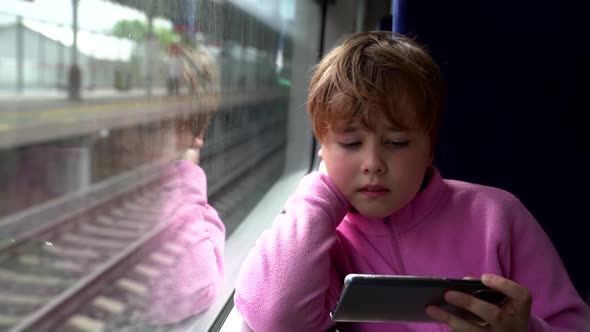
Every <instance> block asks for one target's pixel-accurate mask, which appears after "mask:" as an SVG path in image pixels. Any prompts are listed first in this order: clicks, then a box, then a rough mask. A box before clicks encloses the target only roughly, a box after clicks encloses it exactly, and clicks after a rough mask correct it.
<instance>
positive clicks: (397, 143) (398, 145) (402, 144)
mask: <svg viewBox="0 0 590 332" xmlns="http://www.w3.org/2000/svg"><path fill="white" fill-rule="evenodd" d="M385 144H386V145H389V146H391V147H394V148H403V147H406V146H408V145H409V144H410V141H385Z"/></svg>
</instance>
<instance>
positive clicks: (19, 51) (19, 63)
mask: <svg viewBox="0 0 590 332" xmlns="http://www.w3.org/2000/svg"><path fill="white" fill-rule="evenodd" d="M23 30H24V28H23V18H22V16H18V17H17V19H16V91H17V92H18V93H22V92H23V90H24V87H25V79H24V78H25V75H24V71H25V65H24V63H25V43H24V32H23Z"/></svg>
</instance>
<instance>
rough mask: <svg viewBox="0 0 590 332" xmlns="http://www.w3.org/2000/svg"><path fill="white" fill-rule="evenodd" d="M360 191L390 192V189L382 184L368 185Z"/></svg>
mask: <svg viewBox="0 0 590 332" xmlns="http://www.w3.org/2000/svg"><path fill="white" fill-rule="evenodd" d="M359 191H389V189H387V187H385V186H382V185H380V184H367V185H365V186H363V187H362V188H361V189H359Z"/></svg>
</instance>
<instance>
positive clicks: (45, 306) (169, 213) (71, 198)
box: [0, 0, 317, 331]
mask: <svg viewBox="0 0 590 332" xmlns="http://www.w3.org/2000/svg"><path fill="white" fill-rule="evenodd" d="M2 4H3V5H2V9H0V44H1V45H3V47H2V48H0V188H2V190H1V191H0V288H1V289H2V292H1V293H2V294H1V295H0V331H114V330H138V331H147V330H150V331H151V330H170V329H183V328H185V327H192V328H193V329H194V328H195V326H200V327H203V328H202V329H201V328H197V330H205V329H208V327H209V326H210V325H211V323H212V322H213V321H214V318H215V317H216V316H217V315H218V314H219V312H220V310H221V308H223V304H224V303H226V302H228V300H229V299H230V295H231V289H230V288H231V287H229V286H228V285H232V284H233V283H234V281H235V279H233V278H235V277H236V276H235V272H232V271H235V270H236V268H237V266H239V263H240V262H239V259H238V258H236V257H233V256H232V255H233V253H234V252H238V251H239V252H241V253H243V252H246V251H247V250H248V249H249V247H247V246H245V245H240V244H239V242H240V241H238V240H237V238H238V236H247V237H248V239H249V240H251V241H254V240H255V238H256V236H257V235H258V233H257V232H256V234H254V233H252V234H250V235H244V234H245V232H244V227H242V226H243V225H245V223H246V221H245V220H251V219H252V217H250V219H248V218H247V216H248V215H249V214H251V213H252V211H253V208H254V207H255V206H259V205H260V204H263V203H261V200H263V199H268V198H269V197H270V198H274V199H278V198H277V197H283V196H286V195H287V194H288V191H285V190H283V193H282V194H281V195H283V196H281V195H279V194H277V192H276V191H269V190H271V189H272V188H275V187H276V185H277V181H279V180H280V179H284V177H285V172H284V170H285V168H286V164H289V165H290V166H291V168H293V165H295V164H297V163H296V162H288V161H287V160H289V154H288V153H291V154H292V155H295V156H296V158H292V159H293V160H295V161H297V162H300V164H301V168H300V172H301V174H303V172H304V171H305V166H306V165H308V164H309V160H308V159H309V158H306V157H305V156H311V153H310V152H305V153H303V154H302V152H301V151H307V150H306V149H309V147H307V146H306V147H303V146H296V147H295V148H292V147H291V145H292V142H291V141H290V140H291V139H290V138H289V136H288V135H289V132H292V131H293V129H292V128H291V122H290V121H292V119H293V114H295V113H297V114H299V115H297V117H299V118H304V117H305V112H304V111H303V110H302V109H301V105H302V104H304V102H305V99H304V94H301V93H293V89H294V88H295V87H297V89H299V90H302V89H305V86H304V84H303V83H301V84H299V85H298V86H295V85H294V86H292V84H291V82H292V81H293V77H292V75H293V74H294V73H293V71H292V68H293V65H294V64H297V65H298V66H300V68H301V69H303V70H302V72H306V71H307V69H309V68H310V67H311V65H312V64H313V63H314V62H315V60H317V59H316V58H315V56H314V54H313V52H302V51H301V50H300V51H299V52H298V51H297V49H296V46H295V45H297V43H302V42H305V41H306V40H307V39H306V38H305V36H303V33H302V32H301V31H300V30H301V29H302V27H301V26H298V25H296V24H294V22H295V18H296V8H295V6H296V2H295V1H294V0H266V1H261V0H239V1H238V0H223V1H220V0H174V1H167V0H152V1H143V0H3V2H2ZM303 6H315V5H313V4H305V5H303ZM296 36H299V37H297V38H299V39H297V38H296ZM298 57H299V58H298ZM303 76H305V74H302V75H301V77H303ZM293 96H295V97H293ZM294 98H295V99H294ZM292 110H294V111H295V113H293V112H292ZM291 113H293V114H291ZM295 132H296V133H297V134H296V135H302V136H305V137H306V139H308V140H309V138H310V137H311V131H310V130H309V129H306V130H302V131H300V130H296V131H295ZM306 145H307V144H306ZM310 146H311V145H310ZM293 149H295V150H293ZM289 151H291V152H289ZM293 152H295V153H293ZM302 155H303V156H304V157H303V158H302ZM289 174H291V173H289ZM272 190H274V189H272ZM265 204H267V203H265ZM281 205H282V201H278V202H276V203H272V204H271V206H273V208H272V211H271V212H269V213H270V214H273V213H278V212H279V211H280V207H281ZM265 218H266V219H265V220H266V221H265V222H268V223H270V221H271V218H267V217H265ZM254 219H255V218H254ZM266 226H267V224H265V225H263V226H261V227H262V228H265V227H266ZM231 241H233V242H231ZM230 243H233V244H231V246H232V248H230V249H231V250H229V249H228V248H227V246H229V245H230ZM228 287H229V288H228ZM228 289H230V291H228Z"/></svg>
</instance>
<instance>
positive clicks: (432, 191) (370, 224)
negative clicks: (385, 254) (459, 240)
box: [344, 167, 448, 235]
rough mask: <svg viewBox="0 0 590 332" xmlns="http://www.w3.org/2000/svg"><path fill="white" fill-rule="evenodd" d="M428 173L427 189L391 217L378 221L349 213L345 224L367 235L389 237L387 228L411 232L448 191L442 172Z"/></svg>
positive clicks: (399, 231) (432, 169)
mask: <svg viewBox="0 0 590 332" xmlns="http://www.w3.org/2000/svg"><path fill="white" fill-rule="evenodd" d="M428 172H429V173H430V179H428V183H427V184H426V187H425V188H424V189H423V190H422V191H420V192H419V193H418V194H417V195H416V197H414V199H412V200H411V201H410V203H408V204H407V205H406V206H404V207H402V208H401V209H399V210H397V211H396V212H394V213H393V214H392V215H390V216H389V217H386V218H379V219H377V218H369V217H366V216H364V215H361V214H359V213H353V212H349V213H348V214H347V215H346V217H344V222H345V223H347V224H349V225H351V226H353V227H354V228H356V229H358V230H359V231H360V232H362V233H365V234H367V235H388V234H389V233H388V232H387V230H386V227H392V228H393V230H394V232H395V233H396V234H400V233H403V232H406V231H408V230H410V229H411V228H412V227H414V226H416V225H417V224H419V223H420V222H421V221H422V220H424V218H425V217H426V216H427V215H428V214H430V213H431V212H432V210H433V209H434V208H435V207H436V206H437V205H438V203H439V202H440V200H441V199H442V198H443V197H444V195H445V193H446V191H447V189H448V188H447V187H448V186H447V184H446V183H445V181H444V180H443V179H442V177H441V175H440V172H439V171H438V170H437V169H436V168H435V167H430V168H429V169H428ZM388 223H389V224H391V226H390V225H388Z"/></svg>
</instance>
